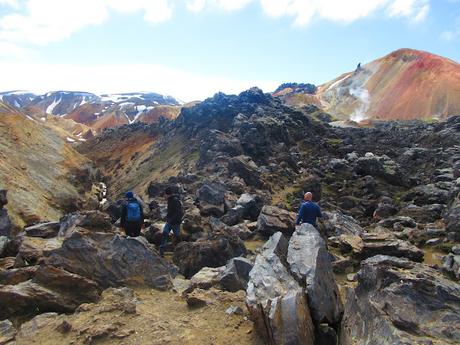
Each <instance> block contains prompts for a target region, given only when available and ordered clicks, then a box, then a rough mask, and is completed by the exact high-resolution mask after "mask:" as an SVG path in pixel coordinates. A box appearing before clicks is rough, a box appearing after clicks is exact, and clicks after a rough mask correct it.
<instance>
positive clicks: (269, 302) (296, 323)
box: [246, 232, 315, 345]
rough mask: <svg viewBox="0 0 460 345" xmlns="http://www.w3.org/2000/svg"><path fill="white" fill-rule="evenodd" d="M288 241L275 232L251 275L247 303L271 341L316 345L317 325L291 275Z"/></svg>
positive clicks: (267, 339)
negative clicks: (315, 333) (287, 260)
mask: <svg viewBox="0 0 460 345" xmlns="http://www.w3.org/2000/svg"><path fill="white" fill-rule="evenodd" d="M288 245H289V244H288V242H287V240H286V238H285V237H284V236H283V235H282V234H281V232H277V233H275V234H274V235H273V236H272V237H270V239H269V240H268V242H267V243H266V244H265V245H264V247H263V248H262V253H261V254H260V255H258V256H257V258H256V262H255V264H254V268H253V269H252V270H251V272H250V274H249V283H248V288H247V297H246V305H247V307H248V310H249V312H250V314H251V317H252V319H253V321H254V323H255V327H256V329H257V330H258V331H259V333H261V334H262V336H263V337H264V338H265V340H266V342H267V343H268V344H298V345H300V344H305V345H313V344H314V338H315V335H314V332H315V330H314V326H313V321H312V319H311V316H310V312H309V309H308V301H307V298H306V295H305V292H304V291H303V289H302V287H301V286H300V285H299V283H298V282H297V281H296V280H295V278H294V277H293V276H292V275H291V274H290V272H289V269H288V268H287V267H288V264H287V262H286V256H287V252H288Z"/></svg>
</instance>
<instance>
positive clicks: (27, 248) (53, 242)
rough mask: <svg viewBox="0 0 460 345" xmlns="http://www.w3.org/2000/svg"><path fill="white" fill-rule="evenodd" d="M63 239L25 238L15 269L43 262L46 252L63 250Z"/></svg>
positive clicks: (23, 238) (22, 239)
mask: <svg viewBox="0 0 460 345" xmlns="http://www.w3.org/2000/svg"><path fill="white" fill-rule="evenodd" d="M63 241H64V238H63V237H54V238H41V237H29V236H23V237H22V238H21V245H20V247H19V252H18V255H17V256H16V263H15V267H22V266H28V265H35V264H37V263H39V262H40V261H42V259H43V257H44V255H45V253H46V252H49V251H51V250H54V249H58V248H61V246H62V243H63Z"/></svg>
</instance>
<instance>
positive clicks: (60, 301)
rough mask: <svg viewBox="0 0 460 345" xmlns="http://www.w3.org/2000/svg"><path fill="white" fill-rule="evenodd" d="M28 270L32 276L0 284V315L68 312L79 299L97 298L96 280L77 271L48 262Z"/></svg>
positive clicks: (78, 303) (93, 300)
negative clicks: (15, 282) (47, 264)
mask: <svg viewBox="0 0 460 345" xmlns="http://www.w3.org/2000/svg"><path fill="white" fill-rule="evenodd" d="M29 274H33V276H34V277H33V278H32V279H30V280H25V281H22V282H19V283H17V284H16V285H0V318H6V317H10V316H12V315H21V314H28V313H31V312H32V313H43V312H50V311H55V312H71V311H74V310H75V309H76V308H77V307H78V306H79V305H80V304H82V303H86V302H95V301H97V300H98V299H99V296H100V290H99V288H98V286H97V284H96V283H95V282H93V281H92V280H90V279H87V278H84V277H81V276H79V275H78V274H72V273H69V272H67V271H65V270H63V269H60V268H56V267H49V266H41V267H40V268H38V269H37V270H35V272H34V273H29ZM24 277H26V276H24ZM4 282H5V281H4ZM11 301H14V303H11Z"/></svg>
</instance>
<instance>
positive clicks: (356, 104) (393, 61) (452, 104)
mask: <svg viewBox="0 0 460 345" xmlns="http://www.w3.org/2000/svg"><path fill="white" fill-rule="evenodd" d="M459 85H460V65H459V64H458V63H457V62H455V61H452V60H449V59H447V58H443V57H441V56H437V55H434V54H430V53H427V52H423V51H418V50H412V49H400V50H397V51H395V52H392V53H390V54H389V55H387V56H384V57H382V58H380V59H377V60H374V61H372V62H369V63H367V64H363V65H361V64H359V66H358V67H357V68H356V70H354V71H353V72H349V73H345V74H343V75H341V76H339V77H338V78H336V79H334V80H332V81H330V82H328V83H325V84H323V85H320V86H319V87H318V90H317V92H316V93H315V95H314V96H312V95H311V93H308V92H300V93H299V92H296V91H291V90H290V89H289V88H284V89H283V90H278V91H277V92H276V93H275V95H278V96H281V97H283V98H285V99H286V102H287V103H288V104H291V105H297V106H302V105H306V104H314V105H316V106H319V107H321V108H322V109H323V110H324V111H326V112H328V113H330V114H331V115H333V116H335V117H336V118H338V119H341V120H345V119H351V120H354V121H362V120H365V119H374V120H394V119H406V120H407V119H432V118H435V119H445V118H447V117H448V116H451V115H457V114H460V103H459V99H460V89H459Z"/></svg>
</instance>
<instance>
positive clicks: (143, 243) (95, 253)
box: [45, 229, 173, 290]
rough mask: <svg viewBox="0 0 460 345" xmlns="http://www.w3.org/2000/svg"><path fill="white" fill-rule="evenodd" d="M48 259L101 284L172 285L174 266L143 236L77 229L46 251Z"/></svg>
mask: <svg viewBox="0 0 460 345" xmlns="http://www.w3.org/2000/svg"><path fill="white" fill-rule="evenodd" d="M45 256H46V263H47V264H49V265H53V266H57V267H62V268H64V269H65V270H67V271H69V272H73V273H76V274H79V275H81V276H83V277H87V278H90V279H93V280H94V281H96V282H97V283H98V284H99V285H100V286H102V287H115V286H120V285H129V284H134V285H138V284H145V285H147V286H150V287H152V288H156V289H160V290H165V289H168V288H170V287H171V286H172V281H171V274H172V273H173V269H172V266H171V265H169V264H168V263H167V262H166V261H165V260H163V259H162V258H161V257H160V256H159V254H158V252H157V251H156V250H155V249H154V248H153V247H152V246H151V245H150V244H149V243H148V242H147V240H146V239H144V238H143V237H137V238H123V237H120V236H118V235H112V234H108V233H98V232H92V231H88V230H84V229H77V230H75V231H74V232H73V233H72V234H71V235H70V237H67V238H66V239H65V240H64V242H63V243H62V247H61V248H58V249H55V250H51V251H48V252H46V253H45Z"/></svg>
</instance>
